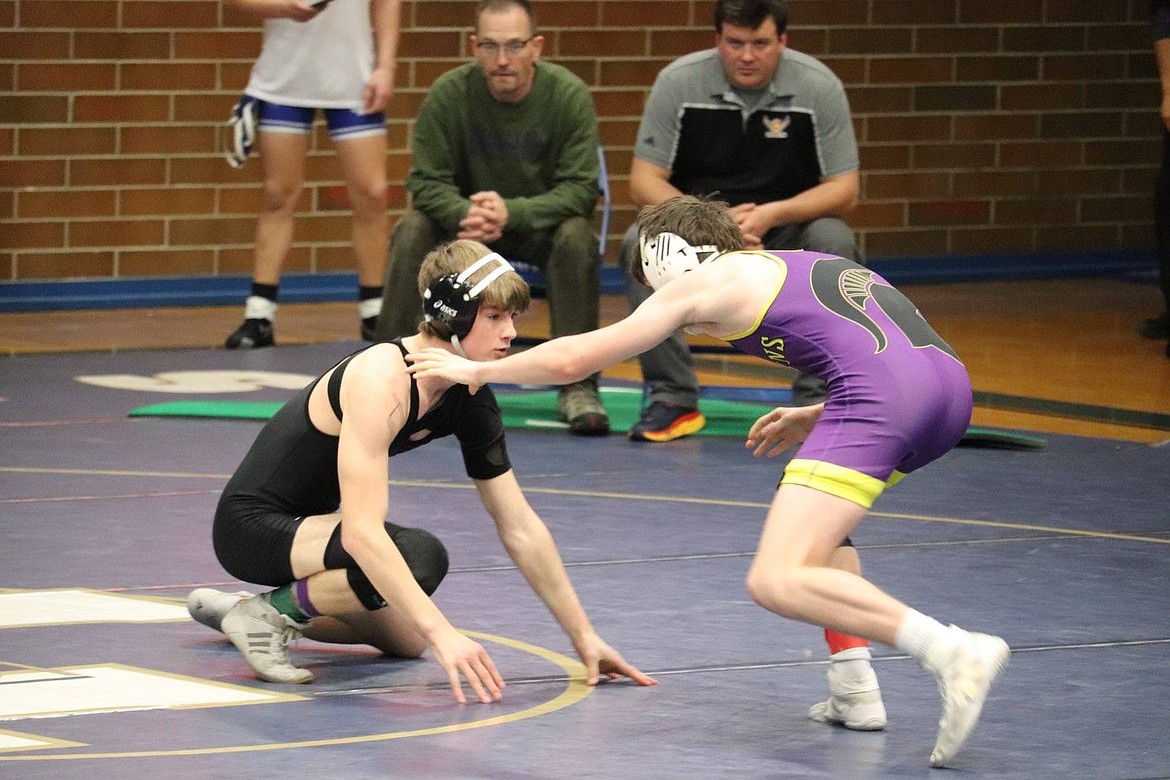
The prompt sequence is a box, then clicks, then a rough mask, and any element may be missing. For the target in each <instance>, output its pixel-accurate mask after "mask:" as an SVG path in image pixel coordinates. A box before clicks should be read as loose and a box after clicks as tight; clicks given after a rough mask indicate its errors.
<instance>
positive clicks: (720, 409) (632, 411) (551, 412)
mask: <svg viewBox="0 0 1170 780" xmlns="http://www.w3.org/2000/svg"><path fill="white" fill-rule="evenodd" d="M496 399H497V400H498V401H499V402H500V409H501V410H503V413H504V427H506V428H566V427H568V426H567V425H566V424H565V423H563V422H561V421H560V420H558V419H557V392H556V390H534V391H530V392H499V393H496ZM601 400H602V402H603V403H604V404H605V408H606V410H607V411H608V412H609V419H610V427H611V428H612V429H613V430H615V431H628V430H629V429H630V428H631V427H632V426H633V424H634V423H635V422H637V420H638V416H639V414H640V413H641V407H642V391H641V389H639V388H634V387H629V388H625V387H603V388H601ZM282 404H283V402H282V401H215V400H201V401H192V400H184V401H167V402H165V403H159V404H151V405H149V406H140V407H138V408H137V409H133V410H131V412H130V416H131V417H217V418H236V419H243V420H267V419H268V418H269V417H271V416H272V415H274V414H276V410H277V409H279V408H280V407H281V406H282ZM699 408H700V409H701V410H702V412H703V416H704V417H706V418H707V425H706V427H705V428H703V430H701V431H699V432H698V433H697V434H696V435H697V436H746V435H747V432H748V429H749V428H751V425H752V423H753V422H755V421H756V419H757V418H759V416H760V415H762V414H764V413H765V412H769V411H771V410H772V409H773V408H774V407H773V406H771V405H768V404H758V403H743V402H739V401H724V400H720V399H717V398H701V399H699ZM1047 443H1048V442H1047V441H1046V440H1045V439H1043V438H1041V437H1039V436H1030V435H1027V434H1023V433H1019V432H1016V431H1008V430H1002V429H999V428H982V427H977V426H972V427H970V428H968V429H967V434H966V435H965V436H964V437H963V440H962V441H961V442H959V444H960V445H961V446H967V447H989V448H997V449H1032V450H1034V449H1042V448H1043V447H1044V446H1046V445H1047Z"/></svg>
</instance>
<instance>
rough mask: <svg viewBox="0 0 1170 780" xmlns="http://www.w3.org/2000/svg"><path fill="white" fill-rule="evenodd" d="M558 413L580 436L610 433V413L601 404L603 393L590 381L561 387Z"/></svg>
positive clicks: (572, 430) (571, 429)
mask: <svg viewBox="0 0 1170 780" xmlns="http://www.w3.org/2000/svg"><path fill="white" fill-rule="evenodd" d="M557 415H558V416H559V417H560V418H561V420H563V421H565V422H567V423H568V424H569V430H570V431H571V432H573V433H575V434H577V435H578V436H605V435H606V434H607V433H609V415H608V414H606V411H605V407H604V406H602V405H601V395H600V394H599V393H598V392H597V388H596V387H594V386H593V385H592V384H590V383H588V382H577V383H575V384H571V385H565V386H564V387H562V388H561V389H560V391H559V392H558V393H557Z"/></svg>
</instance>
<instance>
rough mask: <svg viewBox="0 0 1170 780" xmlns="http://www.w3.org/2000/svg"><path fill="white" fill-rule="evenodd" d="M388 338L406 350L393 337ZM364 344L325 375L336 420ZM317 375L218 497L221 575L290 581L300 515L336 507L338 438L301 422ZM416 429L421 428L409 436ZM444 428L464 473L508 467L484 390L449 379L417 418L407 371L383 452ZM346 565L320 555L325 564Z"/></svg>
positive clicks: (476, 475) (493, 473) (414, 388)
mask: <svg viewBox="0 0 1170 780" xmlns="http://www.w3.org/2000/svg"><path fill="white" fill-rule="evenodd" d="M391 343H393V344H394V345H396V346H397V347H398V348H399V349H400V350H402V353H403V355H405V354H407V349H406V347H404V346H403V345H402V342H401V341H400V340H395V341H393V342H391ZM365 349H369V347H364V348H363V349H362V350H359V351H358V352H355V353H353V354H351V355H349V356H348V357H346V358H345V359H344V360H342V361H341V362H340V363H339V364H338V365H337V369H336V370H335V371H334V372H333V375H332V376H331V377H330V379H329V386H328V388H327V389H328V393H329V403H330V404H331V405H332V407H333V411H334V413H335V414H336V415H337V417H338V419H341V416H342V409H341V401H340V395H341V382H342V377H343V375H344V373H345V369H346V367H347V366H348V365H349V361H350V360H352V359H353V358H354V357H355V356H356V355H357V354H359V352H361V351H364V350H365ZM325 373H328V372H325ZM323 376H324V374H322V375H321V376H320V377H317V379H315V380H313V382H311V383H310V384H309V385H308V386H307V387H305V388H304V389H302V390H300V391H299V392H298V393H297V394H296V395H294V396H293V397H292V398H291V399H290V400H289V401H288V403H286V404H285V405H284V406H282V407H281V408H280V410H279V411H277V413H276V414H275V415H273V417H272V419H271V420H269V421H268V423H267V424H266V425H265V426H264V428H263V429H262V430H261V431H260V434H259V435H258V436H257V437H256V441H255V442H253V444H252V448H251V449H250V450H249V451H248V454H247V455H245V456H244V460H243V462H242V463H241V464H240V466H239V468H238V469H236V472H235V474H233V475H232V478H231V479H230V480H229V481H228V483H227V486H226V487H225V488H224V491H223V494H222V495H221V496H220V500H219V506H218V507H217V508H216V512H215V525H214V529H213V532H212V537H213V541H214V545H215V553H216V556H217V557H218V558H219V561H220V563H221V564H222V565H223V567H224V569H226V570H227V571H228V573H230V574H231V575H232V576H234V577H238V578H239V579H241V580H244V581H245V582H254V583H257V584H260V585H271V586H275V587H278V586H280V585H285V584H287V583H289V582H292V581H293V580H294V579H295V577H294V576H293V573H292V568H291V565H290V562H289V555H290V553H291V550H292V542H293V535H294V534H295V533H296V530H297V526H299V525H300V522H301V520H302V519H303V518H305V517H308V516H310V515H325V514H331V513H333V512H336V511H338V509H339V507H340V505H341V487H340V483H339V480H338V475H337V448H338V441H339V439H338V437H336V436H330V435H328V434H325V433H322V432H321V431H319V430H317V429H316V428H315V427H313V424H312V422H310V420H309V406H308V404H309V395H310V394H311V393H312V392H313V388H315V387H316V386H317V384H318V382H320V381H321V378H322V377H323ZM424 430H425V431H429V433H428V434H427V435H425V436H423V437H421V438H419V439H418V440H417V441H415V440H412V439H411V436H412V435H414V434H415V433H417V432H419V431H424ZM451 434H454V435H455V437H456V438H457V439H458V440H459V444H460V447H461V449H462V451H463V463H464V468H465V469H466V471H467V475H468V476H469V477H471V478H472V479H492V478H494V477H498V476H500V475H501V474H505V473H507V472H508V471H509V470H511V468H512V464H511V462H510V461H509V459H508V451H507V448H506V447H505V442H504V425H503V420H502V419H501V415H500V407H499V405H498V404H497V403H496V397H495V395H494V394H493V393H492V391H491V388H488V387H483V388H480V390H479V391H478V392H477V393H476V394H475V395H472V394H471V393H469V392H468V389H467V386H466V385H454V386H452V387H451V388H449V389H448V390H447V391H446V392H445V393H443V395H442V396H441V397H440V398H439V400H438V401H437V402H436V403H435V404H434V406H432V407H431V409H430V410H429V411H428V412H427V413H426V414H425V415H424V416H423V417H422V419H419V418H418V384H417V381H416V379H415V378H414V376H413V375H411V376H410V410H409V413H408V415H407V421H406V424H405V425H404V426H403V428H402V430H401V431H399V433H398V435H397V436H396V437H394V441H392V442H391V443H390V448H389V452H388V453H387V455H388V457H392V456H394V455H397V454H399V453H402V452H407V451H409V450H412V449H414V448H416V447H421V446H422V445H424V444H426V443H427V442H429V441H431V440H433V439H437V438H440V437H442V436H448V435H451ZM387 525H388V527H389V526H390V524H387ZM346 557H347V558H348V555H346ZM334 563H336V564H341V565H332V564H334ZM352 565H355V564H352V563H350V564H348V565H346V563H345V561H334V562H331V561H329V560H328V559H327V560H326V567H327V568H349V566H352Z"/></svg>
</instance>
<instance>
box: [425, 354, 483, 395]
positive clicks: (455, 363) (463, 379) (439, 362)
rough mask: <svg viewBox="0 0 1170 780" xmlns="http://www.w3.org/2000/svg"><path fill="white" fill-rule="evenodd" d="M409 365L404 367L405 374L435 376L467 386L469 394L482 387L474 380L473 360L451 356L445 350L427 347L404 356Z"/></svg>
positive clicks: (474, 366) (474, 367)
mask: <svg viewBox="0 0 1170 780" xmlns="http://www.w3.org/2000/svg"><path fill="white" fill-rule="evenodd" d="M406 361H407V362H408V363H410V364H411V365H409V366H407V367H406V371H407V373H410V374H414V375H415V376H418V377H423V376H437V377H442V378H443V379H446V380H448V381H451V382H455V383H456V384H460V385H467V386H468V388H469V389H470V390H471V394H472V395H475V391H476V390H478V389H479V388H480V387H482V386H483V383H482V382H477V381H476V380H475V369H476V364H475V361H474V360H467V359H466V358H461V357H459V356H458V355H452V354H451V353H450V352H448V351H447V350H445V349H439V348H438V347H427V348H426V349H423V350H420V351H418V352H412V353H411V354H409V355H407V356H406Z"/></svg>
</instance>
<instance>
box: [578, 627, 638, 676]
mask: <svg viewBox="0 0 1170 780" xmlns="http://www.w3.org/2000/svg"><path fill="white" fill-rule="evenodd" d="M574 644H575V647H576V649H577V655H579V656H581V662H582V663H584V664H585V682H586V684H588V685H597V683H598V682H599V681H600V679H601V675H603V674H604V675H605V676H606V677H607V678H609V679H610V680H616V679H618V678H619V677H629V678H630V679H631V680H633V681H634V682H636V683H637V684H638V685H657V684H658V681H657V680H655V679H654V678H653V677H651V676H650V675H648V674H643V673H642V672H640V671H638V669H637V668H635V667H634V666H633V665H631V664H630V663H629V662H627V661H626V659H624V658H622V654H621V653H619V652H618V651H617V650H614V649H613V648H612V647H610V646H609V645H608V644H606V643H605V641H604V640H603V639H602V638H601V637H599V636H598V635H597V634H593V635H592V636H590V637H589V638H588V639H586V640H583V641H581V642H579V643H574Z"/></svg>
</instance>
